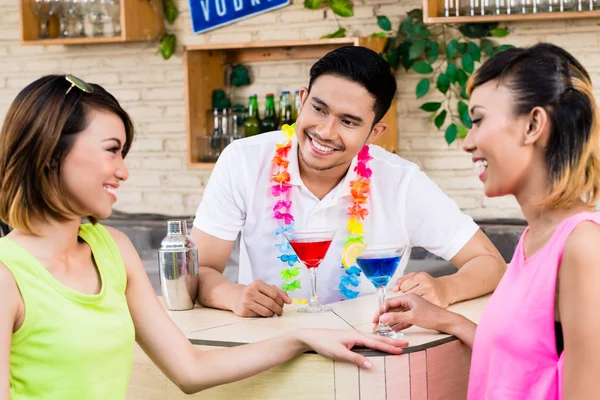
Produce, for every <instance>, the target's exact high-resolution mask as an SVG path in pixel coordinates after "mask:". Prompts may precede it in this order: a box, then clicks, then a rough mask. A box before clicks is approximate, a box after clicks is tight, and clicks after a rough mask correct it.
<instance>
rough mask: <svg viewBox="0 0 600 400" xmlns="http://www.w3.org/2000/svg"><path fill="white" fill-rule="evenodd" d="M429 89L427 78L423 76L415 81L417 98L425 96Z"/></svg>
mask: <svg viewBox="0 0 600 400" xmlns="http://www.w3.org/2000/svg"><path fill="white" fill-rule="evenodd" d="M428 91H429V79H427V78H423V79H421V80H420V81H419V83H417V99H420V98H421V97H423V96H425V95H426V94H427V92H428Z"/></svg>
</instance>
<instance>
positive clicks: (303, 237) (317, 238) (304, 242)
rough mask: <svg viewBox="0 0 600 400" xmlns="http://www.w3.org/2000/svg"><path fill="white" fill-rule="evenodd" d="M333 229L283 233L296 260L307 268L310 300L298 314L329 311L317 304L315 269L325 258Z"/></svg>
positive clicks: (329, 309)
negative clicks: (309, 281)
mask: <svg viewBox="0 0 600 400" xmlns="http://www.w3.org/2000/svg"><path fill="white" fill-rule="evenodd" d="M335 232H336V230H335V229H311V230H304V231H295V232H284V235H285V238H286V239H287V240H288V242H289V243H290V245H291V246H292V249H294V252H295V253H296V255H297V256H298V259H299V260H300V261H301V262H302V263H303V264H304V265H305V266H306V268H308V271H309V272H310V280H311V298H310V301H309V302H308V305H307V306H306V307H302V308H299V309H298V312H307V313H320V312H325V311H331V307H327V306H324V305H322V304H321V302H319V298H318V297H317V269H318V268H319V265H320V264H321V262H322V261H323V259H324V258H325V255H326V254H327V250H329V246H331V241H332V240H333V237H334V236H335Z"/></svg>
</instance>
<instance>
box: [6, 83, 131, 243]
mask: <svg viewBox="0 0 600 400" xmlns="http://www.w3.org/2000/svg"><path fill="white" fill-rule="evenodd" d="M90 86H91V87H92V88H93V92H92V93H86V92H84V91H82V90H80V89H79V88H78V87H72V88H71V90H70V91H69V88H70V87H71V83H69V82H68V81H67V80H66V79H65V76H64V75H47V76H44V77H42V78H40V79H38V80H36V81H35V82H33V83H30V84H29V85H27V87H26V88H25V89H23V90H22V91H21V92H20V93H19V94H18V95H17V97H16V98H15V100H14V101H13V102H12V104H11V106H10V108H9V109H8V113H7V114H6V118H5V119H4V124H3V126H2V132H1V134H0V219H1V220H3V221H4V222H6V223H7V224H8V225H10V226H12V227H14V228H19V229H21V230H24V231H25V232H29V233H35V232H34V231H33V228H32V225H31V219H32V218H42V219H44V218H48V217H50V218H53V219H57V220H65V219H66V218H67V217H68V216H69V215H70V214H74V213H75V210H73V209H72V208H71V207H70V206H69V204H67V202H66V200H65V198H64V194H63V193H64V191H63V188H62V185H61V182H60V179H59V176H60V169H61V166H62V164H63V161H64V159H65V156H66V155H67V154H68V153H69V151H70V150H71V148H72V147H73V143H74V142H75V138H76V136H77V134H78V133H79V132H81V131H83V130H84V129H86V128H87V126H88V124H89V118H88V116H89V114H90V111H92V110H102V111H107V112H110V113H114V114H115V115H117V116H118V117H119V118H121V120H122V121H123V124H124V125H125V135H126V140H125V143H124V144H123V154H124V155H126V154H127V152H128V151H129V149H130V148H131V144H132V142H133V137H134V130H133V124H132V122H131V119H130V118H129V115H127V113H126V112H125V111H124V110H123V109H122V108H121V106H120V105H119V102H118V101H117V100H116V99H115V98H114V97H113V96H112V95H111V94H110V93H108V92H107V91H106V90H104V88H102V87H101V86H99V85H95V84H91V85H90ZM67 91H68V93H67ZM88 218H89V219H90V220H91V221H92V222H94V223H95V222H96V221H95V219H94V218H93V217H88Z"/></svg>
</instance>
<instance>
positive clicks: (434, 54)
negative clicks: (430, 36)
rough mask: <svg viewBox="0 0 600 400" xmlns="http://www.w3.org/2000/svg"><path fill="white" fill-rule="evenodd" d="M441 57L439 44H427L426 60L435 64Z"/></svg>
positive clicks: (432, 42)
mask: <svg viewBox="0 0 600 400" xmlns="http://www.w3.org/2000/svg"><path fill="white" fill-rule="evenodd" d="M439 55H440V45H439V44H438V42H434V41H431V42H429V43H428V44H427V48H426V49H425V58H426V59H427V62H428V63H429V64H433V63H434V62H436V61H437V59H438V57H439Z"/></svg>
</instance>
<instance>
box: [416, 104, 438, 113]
mask: <svg viewBox="0 0 600 400" xmlns="http://www.w3.org/2000/svg"><path fill="white" fill-rule="evenodd" d="M441 106H442V103H440V102H430V103H424V104H422V105H421V107H420V108H421V110H423V111H427V112H435V111H437V110H439V109H440V107H441Z"/></svg>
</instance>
